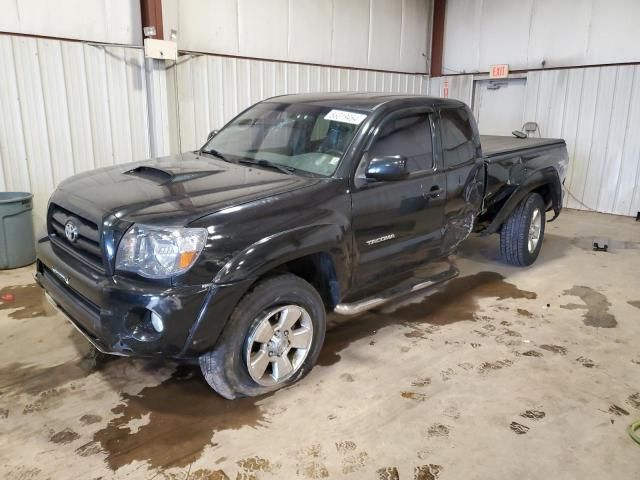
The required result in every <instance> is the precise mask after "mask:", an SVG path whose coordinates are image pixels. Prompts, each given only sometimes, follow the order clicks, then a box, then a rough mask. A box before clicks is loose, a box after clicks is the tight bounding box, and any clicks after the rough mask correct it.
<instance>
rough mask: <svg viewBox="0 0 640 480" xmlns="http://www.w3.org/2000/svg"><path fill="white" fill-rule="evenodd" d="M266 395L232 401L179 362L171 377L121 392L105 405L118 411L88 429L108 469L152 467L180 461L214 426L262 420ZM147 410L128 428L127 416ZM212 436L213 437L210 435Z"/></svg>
mask: <svg viewBox="0 0 640 480" xmlns="http://www.w3.org/2000/svg"><path fill="white" fill-rule="evenodd" d="M265 398H267V396H262V397H259V398H241V399H236V400H233V401H229V400H225V399H224V398H222V397H220V396H218V395H217V394H216V393H215V392H214V391H213V390H211V388H210V387H209V386H208V385H207V383H206V382H205V380H204V378H203V377H202V375H201V373H200V370H199V369H198V368H197V367H194V366H186V365H183V366H179V367H178V368H177V369H176V371H175V372H174V373H173V375H171V377H170V378H169V379H167V380H165V381H164V382H162V383H160V384H159V385H156V386H154V387H146V388H143V389H142V390H141V391H140V393H138V394H137V395H128V394H123V395H122V403H120V404H119V405H117V406H115V407H114V408H113V409H112V410H111V411H112V413H114V414H116V415H118V416H117V417H116V418H114V419H113V420H111V421H110V422H109V423H108V424H107V426H106V427H105V428H103V429H101V430H98V431H97V432H96V433H95V434H94V437H93V439H94V441H95V442H97V443H98V444H99V445H100V447H101V448H102V450H103V451H104V452H106V454H107V458H106V460H107V463H108V464H109V467H110V468H111V469H112V470H117V469H118V468H120V467H122V466H123V465H126V464H129V463H131V462H133V461H135V460H139V461H143V462H144V461H147V462H149V464H150V466H151V467H153V468H169V467H186V466H187V465H189V464H190V463H192V462H193V461H194V460H196V459H197V458H199V457H200V455H201V454H202V452H203V450H204V449H205V448H206V447H207V446H208V445H211V444H212V442H215V432H218V431H221V430H237V429H239V428H242V427H254V428H258V427H261V426H264V425H266V424H268V420H267V419H266V418H265V414H264V412H263V410H262V409H261V408H260V406H259V405H258V404H259V403H260V402H262V401H263V400H264V399H265ZM146 415H149V421H148V423H147V424H145V425H142V426H139V428H138V429H137V431H135V432H132V429H131V428H130V427H129V426H128V424H129V422H132V421H135V420H139V419H141V418H142V417H144V416H146ZM212 437H213V438H212Z"/></svg>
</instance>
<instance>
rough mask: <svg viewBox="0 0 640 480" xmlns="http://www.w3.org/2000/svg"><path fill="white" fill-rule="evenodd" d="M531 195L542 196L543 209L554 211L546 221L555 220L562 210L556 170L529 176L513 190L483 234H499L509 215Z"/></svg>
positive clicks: (560, 187)
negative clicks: (552, 215) (551, 216)
mask: <svg viewBox="0 0 640 480" xmlns="http://www.w3.org/2000/svg"><path fill="white" fill-rule="evenodd" d="M531 193H538V194H540V195H541V196H542V199H543V200H544V203H545V209H546V210H550V209H553V211H554V217H553V218H552V219H551V220H548V221H550V222H551V221H553V220H555V219H556V217H557V216H558V215H559V214H560V210H561V209H562V185H561V183H560V176H559V175H558V172H557V170H556V169H555V168H553V167H547V168H544V169H541V170H537V171H535V172H533V173H532V174H530V175H529V176H528V177H527V179H526V181H525V182H524V183H522V184H521V185H519V186H518V187H516V188H515V189H514V190H513V192H512V193H511V194H510V195H509V196H508V197H507V199H506V200H505V201H504V202H503V203H502V206H501V207H500V209H499V210H498V212H497V214H496V215H495V217H494V218H493V220H492V221H491V223H490V224H489V226H488V227H487V228H486V229H485V231H484V232H483V233H486V234H491V233H496V232H499V231H500V228H501V227H502V225H503V224H504V222H505V221H506V220H507V218H508V217H509V215H511V213H512V212H513V211H514V210H515V209H516V208H517V206H518V205H519V204H520V202H521V201H522V200H523V199H524V198H526V197H527V195H529V194H531Z"/></svg>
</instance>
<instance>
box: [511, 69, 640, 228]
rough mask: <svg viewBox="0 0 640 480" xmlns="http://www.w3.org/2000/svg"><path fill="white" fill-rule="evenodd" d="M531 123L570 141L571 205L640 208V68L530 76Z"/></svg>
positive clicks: (630, 211) (624, 211)
mask: <svg viewBox="0 0 640 480" xmlns="http://www.w3.org/2000/svg"><path fill="white" fill-rule="evenodd" d="M524 118H525V119H526V120H534V121H537V122H538V123H539V124H540V128H541V131H542V135H543V136H549V137H562V138H564V139H565V140H566V141H567V148H568V150H569V156H570V159H571V160H570V163H569V172H568V175H567V180H566V187H567V188H568V190H569V191H570V192H571V194H572V195H573V196H574V197H575V198H572V197H571V196H567V200H566V206H568V207H570V208H590V209H594V210H597V211H599V212H604V213H615V214H618V215H633V216H635V215H636V212H637V211H639V210H640V135H638V133H637V126H638V125H640V66H617V67H597V68H582V69H571V70H551V71H539V72H529V74H528V76H527V89H526V99H525V113H524Z"/></svg>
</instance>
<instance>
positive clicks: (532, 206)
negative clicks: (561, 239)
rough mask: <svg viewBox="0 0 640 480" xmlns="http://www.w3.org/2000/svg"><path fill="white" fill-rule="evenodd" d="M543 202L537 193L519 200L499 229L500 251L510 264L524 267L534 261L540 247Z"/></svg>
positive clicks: (542, 235) (543, 217)
mask: <svg viewBox="0 0 640 480" xmlns="http://www.w3.org/2000/svg"><path fill="white" fill-rule="evenodd" d="M544 226H545V204H544V200H543V199H542V197H541V196H540V195H539V194H537V193H531V194H529V195H528V196H527V197H525V198H524V200H522V202H520V204H519V205H518V206H517V207H516V209H515V210H514V211H513V212H512V213H511V215H510V216H509V218H507V221H506V222H505V223H504V224H503V225H502V229H501V230H500V253H501V255H502V259H503V260H504V261H506V262H507V263H509V264H511V265H516V266H520V267H526V266H528V265H531V264H532V263H533V262H535V260H536V258H538V254H539V253H540V249H541V248H542V239H543V238H544Z"/></svg>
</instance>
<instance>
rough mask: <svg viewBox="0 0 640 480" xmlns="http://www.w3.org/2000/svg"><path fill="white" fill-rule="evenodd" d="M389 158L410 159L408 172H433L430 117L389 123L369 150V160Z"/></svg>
mask: <svg viewBox="0 0 640 480" xmlns="http://www.w3.org/2000/svg"><path fill="white" fill-rule="evenodd" d="M387 155H403V156H405V157H407V168H408V169H409V172H418V171H420V170H429V169H431V168H432V167H433V145H432V141H431V127H430V124H429V116H428V115H427V114H418V115H411V116H406V117H400V118H396V119H394V120H391V121H388V122H386V123H385V124H384V125H383V127H382V130H381V131H380V132H379V133H378V135H376V138H375V139H374V142H373V145H372V146H371V148H370V149H369V158H374V157H383V156H387Z"/></svg>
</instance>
